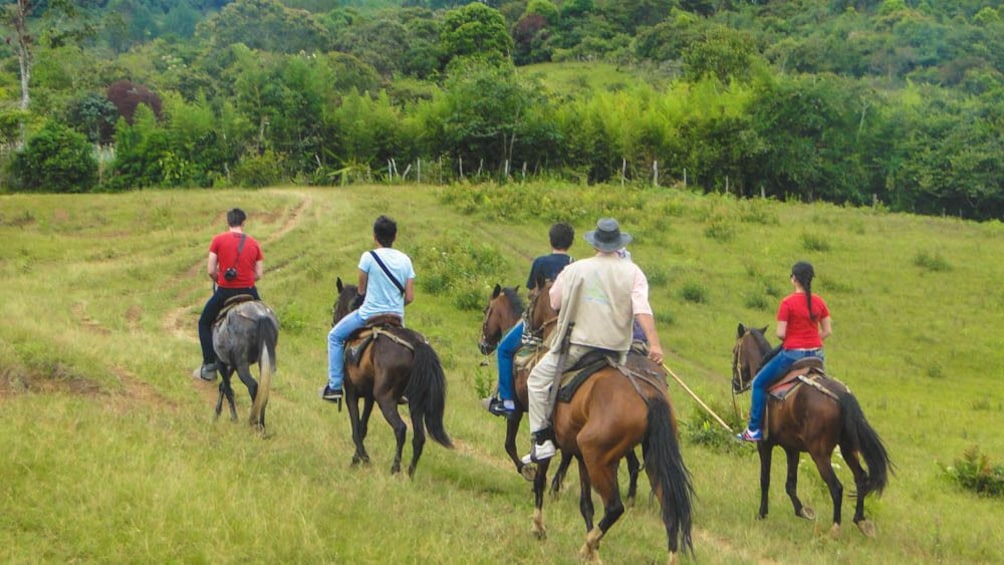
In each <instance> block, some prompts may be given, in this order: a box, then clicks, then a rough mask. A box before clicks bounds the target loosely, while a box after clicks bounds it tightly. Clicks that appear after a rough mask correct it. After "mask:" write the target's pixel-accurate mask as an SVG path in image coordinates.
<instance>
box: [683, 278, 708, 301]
mask: <svg viewBox="0 0 1004 565" xmlns="http://www.w3.org/2000/svg"><path fill="white" fill-rule="evenodd" d="M680 296H681V297H682V298H683V299H684V300H686V301H687V302H696V303H704V302H707V301H708V291H707V290H706V289H705V288H704V287H703V286H701V285H699V284H697V283H687V284H685V285H683V287H682V288H681V289H680Z"/></svg>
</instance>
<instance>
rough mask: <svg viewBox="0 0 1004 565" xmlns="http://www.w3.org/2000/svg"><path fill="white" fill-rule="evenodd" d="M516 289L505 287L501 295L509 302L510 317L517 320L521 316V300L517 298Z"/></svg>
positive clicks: (522, 306)
mask: <svg viewBox="0 0 1004 565" xmlns="http://www.w3.org/2000/svg"><path fill="white" fill-rule="evenodd" d="M517 289H518V287H515V286H513V287H508V286H507V287H505V288H503V289H502V294H504V295H505V297H506V299H507V300H509V308H510V310H512V315H513V317H514V318H516V319H517V320H518V319H520V317H522V316H523V309H524V305H523V299H522V298H520V296H519V291H518V290H517Z"/></svg>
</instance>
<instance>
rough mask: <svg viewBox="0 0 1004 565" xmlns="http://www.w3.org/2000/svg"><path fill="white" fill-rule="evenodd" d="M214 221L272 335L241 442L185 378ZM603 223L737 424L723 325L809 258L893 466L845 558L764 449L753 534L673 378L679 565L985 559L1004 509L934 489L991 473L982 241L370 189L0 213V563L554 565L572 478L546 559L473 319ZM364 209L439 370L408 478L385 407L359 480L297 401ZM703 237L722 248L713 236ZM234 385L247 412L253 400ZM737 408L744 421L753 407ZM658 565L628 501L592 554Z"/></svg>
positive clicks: (313, 396) (762, 319) (819, 216)
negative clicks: (241, 234)
mask: <svg viewBox="0 0 1004 565" xmlns="http://www.w3.org/2000/svg"><path fill="white" fill-rule="evenodd" d="M464 191H466V192H467V193H469V194H474V193H477V194H479V195H480V196H478V198H477V199H475V198H468V197H467V196H465V195H464V194H462V193H463V192H464ZM541 194H543V195H544V196H541ZM534 195H536V197H534ZM447 201H448V202H449V203H446V202H447ZM475 202H481V204H480V205H475ZM523 202H526V203H527V204H525V205H524V204H521V203H523ZM235 205H237V206H241V207H242V208H244V209H245V210H246V211H248V213H249V221H248V226H247V227H248V231H249V232H250V233H251V234H253V235H255V236H256V237H257V238H258V239H259V240H260V241H262V243H263V247H264V252H265V265H266V274H265V278H264V279H263V280H262V281H261V283H260V290H261V294H262V297H263V298H264V299H265V300H266V301H267V302H269V303H270V304H271V305H272V306H273V307H274V308H275V309H276V311H277V312H278V313H279V317H280V320H281V322H282V324H283V329H282V332H281V334H280V337H279V349H278V366H279V373H278V375H277V378H276V381H275V385H274V389H273V393H272V396H271V399H272V400H271V403H270V405H269V412H268V421H269V427H270V429H269V434H268V436H267V437H266V438H264V439H262V438H260V437H258V436H256V435H254V434H253V433H251V432H250V430H249V429H248V428H247V426H246V425H245V424H244V423H243V421H242V422H241V423H238V424H232V423H230V422H229V421H227V420H226V419H224V420H221V421H219V422H214V421H213V419H212V407H213V404H214V403H215V399H216V390H215V385H214V384H208V383H203V382H201V381H197V380H193V379H192V378H191V377H190V375H189V373H190V371H191V370H192V369H193V368H194V367H195V366H196V365H197V364H198V360H199V353H198V344H197V340H196V330H195V326H196V320H197V317H198V314H199V312H200V310H201V307H202V304H203V302H204V301H205V299H206V298H207V297H208V293H209V291H210V289H209V285H208V282H207V281H206V278H205V275H204V274H203V271H204V268H205V254H206V249H207V247H208V242H209V239H210V237H211V236H212V235H213V234H214V233H216V232H217V231H220V230H222V229H223V228H224V212H225V210H226V209H228V208H230V207H232V206H235ZM601 212H602V214H609V215H613V216H615V217H617V218H618V219H619V220H620V221H621V224H622V227H623V229H624V230H625V231H628V232H630V233H632V235H634V236H635V243H634V244H632V246H631V251H632V258H633V260H634V261H636V262H637V263H638V264H639V265H641V266H642V268H643V269H645V270H646V271H650V272H651V273H652V274H653V284H652V287H651V300H652V303H653V306H654V307H655V310H656V320H657V323H658V327H659V333H660V336H661V338H662V341H663V347H664V349H665V350H666V352H667V360H666V362H667V364H668V365H669V366H670V368H672V369H673V371H674V372H675V373H676V374H677V375H679V376H680V377H681V378H682V379H684V380H685V382H686V383H687V384H688V386H689V387H690V388H691V389H692V390H694V392H696V393H697V394H698V395H699V396H700V397H701V398H702V399H703V400H704V401H705V402H706V403H708V404H709V405H711V406H713V407H714V408H715V410H716V412H718V413H719V414H720V415H722V416H723V417H725V418H726V419H727V420H729V421H730V422H733V423H735V422H738V421H740V419H739V418H738V417H736V416H735V415H733V414H730V412H731V411H732V408H731V407H732V397H731V393H730V389H729V374H728V373H729V370H730V364H731V349H732V345H733V341H732V340H733V339H734V336H735V330H736V325H737V323H739V322H742V323H744V324H747V325H752V326H757V327H759V326H764V325H768V324H771V325H772V324H773V322H772V319H773V311H774V309H775V308H776V303H777V300H778V298H779V297H780V296H783V295H784V294H786V293H787V292H788V289H789V288H790V287H789V286H788V279H787V273H788V272H789V269H790V266H791V264H792V263H793V262H795V261H797V260H800V259H806V260H809V261H812V262H813V263H814V265H815V267H816V272H817V273H818V275H819V276H818V279H817V281H818V282H817V286H818V288H817V289H816V290H817V291H818V292H819V293H821V294H822V295H823V296H824V297H825V298H826V299H827V301H828V303H829V305H830V308H831V310H832V312H833V320H834V335H833V337H832V338H831V340H829V341H828V342H827V364H828V367H829V368H830V370H831V371H832V372H833V373H834V374H835V376H837V377H838V378H840V379H841V380H843V381H844V382H846V383H847V384H848V385H849V386H850V387H851V389H852V390H853V391H854V392H855V394H856V395H857V396H858V398H859V400H860V402H861V405H862V407H863V409H864V411H865V414H866V415H867V417H868V419H869V421H870V422H871V424H872V425H873V427H875V429H876V430H877V431H878V433H879V434H880V435H881V437H882V438H883V440H885V442H886V444H887V446H888V449H889V452H890V454H891V456H892V458H893V461H894V463H895V465H896V475H895V476H893V477H892V479H891V482H890V485H889V487H888V489H887V490H886V492H885V494H884V496H883V497H882V498H880V499H875V498H871V497H870V498H869V499H868V500H867V505H866V507H867V512H868V514H869V516H870V517H871V518H872V519H873V520H874V521H875V523H876V525H877V527H878V537H877V539H874V540H872V539H866V538H863V537H862V536H861V535H860V534H859V533H858V532H857V531H856V529H855V528H854V527H853V525H852V524H851V523H850V521H849V519H850V516H851V514H852V504H853V500H852V499H849V498H848V499H846V500H845V503H844V514H845V527H844V532H843V535H842V536H841V537H840V538H839V539H837V540H831V539H829V538H828V537H824V536H821V535H818V534H816V533H815V532H814V529H815V528H814V525H813V524H810V523H807V522H804V521H801V520H798V519H796V518H794V517H793V516H792V514H791V508H790V505H789V502H788V500H787V497H786V496H785V495H784V492H783V485H784V469H783V463H782V461H783V457H782V456H781V454H780V453H777V454H776V456H775V465H774V470H773V475H772V477H773V482H772V490H771V495H770V516H769V518H768V519H767V520H766V521H762V522H761V521H756V520H754V515H755V512H756V509H757V504H758V463H757V459H756V456H755V453H754V451H753V450H752V449H751V448H749V447H748V446H740V447H739V448H736V447H735V446H734V445H730V444H728V443H726V442H725V441H724V440H725V439H727V438H726V437H723V436H722V433H721V432H718V431H717V430H715V429H714V425H712V424H708V423H707V419H706V418H705V417H704V416H703V414H702V413H701V411H700V409H699V407H698V406H697V404H696V403H695V402H694V401H693V400H692V399H691V398H690V397H689V396H688V395H687V394H686V393H685V392H684V391H683V390H682V389H681V388H680V387H679V386H677V385H676V384H675V383H674V382H673V381H671V383H670V391H671V393H672V397H673V402H674V406H675V408H676V409H677V411H678V412H679V419H680V422H681V435H682V437H683V454H684V458H685V459H686V462H687V465H688V466H689V468H690V469H691V471H692V473H693V477H694V485H695V488H696V490H697V499H696V501H695V514H694V526H695V545H696V549H697V562H700V563H754V562H764V561H774V562H778V563H806V562H814V563H815V562H818V563H850V562H854V563H876V562H890V563H901V562H952V563H955V562H998V561H1000V560H1001V559H1002V557H1004V553H1002V550H1001V549H1000V547H999V543H998V542H999V540H1000V539H1001V538H1002V537H1004V532H1002V525H1001V521H1000V500H999V499H992V498H985V497H980V496H977V495H976V494H974V493H971V492H968V491H966V490H964V489H963V488H962V487H960V486H958V485H957V484H955V483H953V482H952V481H950V480H947V479H946V478H945V472H944V468H945V467H947V466H951V465H954V464H955V462H956V461H958V460H959V459H960V458H961V457H962V456H963V454H964V453H966V451H967V450H969V449H972V447H973V446H978V448H979V450H980V452H981V453H983V454H986V455H987V457H989V460H990V461H991V462H993V463H994V464H997V463H999V462H1000V461H1001V459H1002V457H1001V454H1002V453H1004V439H1002V436H1001V434H1000V433H999V429H1000V423H1001V421H1002V418H1004V408H1002V406H1004V392H1002V388H1001V386H1000V376H1001V368H1002V367H1004V351H1002V350H1001V349H1000V347H999V343H998V342H999V338H998V336H997V334H998V333H999V332H996V331H994V328H995V327H996V326H997V325H998V322H999V315H1000V312H1001V310H1002V307H1004V292H1002V291H1001V290H1000V284H999V281H1000V280H1002V278H1004V265H1002V264H1001V262H1000V261H997V260H993V258H996V257H1001V256H1004V238H1002V227H1001V224H1000V223H996V222H990V223H986V224H974V223H967V222H961V221H958V220H953V219H945V218H925V217H916V216H908V215H891V214H884V213H876V212H873V211H870V210H857V209H847V208H842V207H838V206H831V205H812V206H808V205H802V204H783V203H777V202H773V201H753V202H749V201H747V202H737V201H734V200H731V199H729V198H725V197H700V196H696V195H693V194H690V193H687V192H680V191H675V190H668V189H664V190H658V191H654V190H651V189H638V188H632V187H626V188H621V187H595V188H585V187H574V186H548V187H544V186H526V187H506V188H505V189H504V190H502V189H500V188H499V187H492V186H476V187H465V188H462V189H459V188H455V189H438V188H429V187H384V186H367V187H352V188H299V187H287V188H275V189H267V190H258V191H186V192H181V193H179V192H167V191H163V192H162V191H142V192H133V193H127V194H119V195H75V196H56V195H43V196H39V195H32V196H28V195H5V196H0V238H2V241H3V242H4V245H2V246H0V316H2V319H3V320H4V322H3V323H2V324H0V411H2V417H3V425H2V426H0V451H2V452H3V453H4V457H3V458H0V478H2V481H0V561H4V562H17V563H37V562H68V561H86V562H164V561H179V562H213V563H236V562H339V563H427V562H432V563H442V562H450V563H454V562H456V563H491V562H499V561H510V562H522V563H529V562H541V561H546V562H556V563H575V562H576V553H577V550H578V548H579V546H580V545H581V543H582V538H583V533H584V529H583V524H582V520H581V517H580V516H579V512H578V501H577V494H576V490H577V489H576V488H575V485H576V483H577V481H576V472H575V471H574V470H573V471H571V477H570V478H569V482H567V483H566V484H567V485H569V489H568V491H567V492H566V493H565V494H564V496H563V497H562V498H561V499H559V500H557V501H552V500H550V499H548V500H547V502H546V503H545V520H546V523H547V525H548V527H549V537H548V539H547V540H546V541H543V542H540V541H537V540H536V539H534V538H533V536H532V534H531V520H530V518H531V515H532V506H533V503H532V497H531V494H530V486H529V485H528V484H527V483H526V482H525V481H524V480H523V479H522V478H520V477H519V476H518V475H516V474H515V473H514V472H513V469H512V468H511V465H510V463H509V462H508V461H507V459H506V458H505V454H504V452H503V448H502V441H503V437H504V433H505V430H504V423H503V422H502V420H501V419H499V418H494V417H491V416H489V415H488V414H487V413H486V412H485V411H484V410H483V409H482V408H481V407H480V404H479V398H480V396H481V395H482V394H484V393H485V392H486V389H487V388H488V387H490V385H491V380H492V374H493V368H492V367H482V366H480V365H479V364H480V363H481V362H482V361H483V360H484V358H483V357H482V356H481V355H480V354H479V353H478V351H477V347H476V343H477V339H478V331H479V326H480V322H481V311H480V307H478V308H472V306H473V305H474V303H475V298H476V297H477V296H478V293H479V292H480V297H481V300H482V302H481V304H482V305H483V304H484V303H486V302H487V300H488V297H489V296H490V292H491V288H492V287H493V286H494V284H495V283H502V284H504V285H508V286H512V285H521V284H523V282H524V280H525V277H526V270H527V269H528V267H529V262H530V259H532V258H533V257H534V256H535V255H538V254H540V253H543V252H546V250H547V241H546V233H547V227H548V226H549V225H550V223H551V222H553V221H554V220H555V219H556V217H561V218H562V219H569V220H571V221H572V222H573V225H574V226H575V228H576V231H577V233H578V234H579V235H577V238H576V243H575V245H574V246H573V247H572V249H571V253H572V254H573V256H575V257H578V258H582V257H586V256H588V255H589V252H588V249H587V247H586V244H585V243H584V242H583V240H582V239H581V234H582V233H583V232H584V231H586V230H588V229H592V227H593V226H594V224H595V221H596V217H598V216H599V215H600V214H601ZM381 213H388V214H390V215H391V216H394V217H395V218H396V219H398V221H399V224H400V232H399V240H398V247H399V248H401V249H402V250H404V251H405V252H407V253H409V254H411V255H412V256H413V257H414V258H415V262H416V265H415V266H416V271H417V273H418V277H419V278H418V282H419V284H418V289H419V292H418V297H417V299H416V301H415V303H414V304H413V305H412V306H410V307H409V309H408V312H407V322H408V325H409V326H410V327H413V328H415V329H417V330H418V331H421V332H423V333H424V334H425V335H426V336H428V338H429V339H430V341H431V342H432V344H433V345H434V346H435V348H436V350H437V352H438V353H439V355H440V357H441V359H442V360H443V363H444V367H445V369H446V373H447V378H448V379H449V383H450V392H449V398H448V401H447V414H446V427H447V430H448V431H449V432H450V433H451V435H452V436H453V438H454V440H455V441H456V443H457V446H458V447H457V449H455V450H452V451H449V450H445V449H443V448H441V447H440V446H438V445H436V444H432V443H430V444H428V445H427V447H426V450H425V454H424V455H423V458H422V461H421V464H420V465H419V468H418V471H417V474H416V476H415V479H414V480H413V481H408V480H407V479H405V478H402V477H391V476H390V475H389V474H388V469H389V467H390V463H391V456H392V435H391V431H390V428H389V427H388V426H387V425H386V424H385V423H384V422H383V420H382V418H381V417H380V415H379V414H374V416H373V420H372V421H371V424H370V436H369V438H368V440H367V447H368V448H369V451H370V454H371V456H372V458H373V465H372V466H370V467H367V468H350V466H349V462H350V460H351V455H352V442H351V438H350V433H349V423H348V417H347V415H346V413H344V412H343V413H339V412H337V411H336V410H335V409H334V408H333V407H332V406H331V405H328V404H325V403H323V402H321V400H320V399H319V398H318V396H317V391H318V389H319V388H320V387H321V386H322V385H323V382H324V375H325V367H326V352H325V335H326V332H327V330H328V329H329V328H330V324H331V305H332V302H333V300H334V294H335V278H336V277H338V276H341V277H342V279H343V280H345V281H347V282H355V273H356V263H357V261H358V259H359V255H360V253H362V252H363V251H365V250H366V249H368V248H369V247H370V246H371V245H372V237H371V234H370V229H371V225H372V221H373V219H374V218H375V217H376V216H377V215H379V214H381ZM500 216H504V217H506V218H516V219H506V220H500V219H499V217H500ZM729 218H735V220H733V221H731V222H730V221H729V220H728V219H729ZM709 222H714V225H716V226H718V227H716V228H715V229H714V230H713V231H712V233H710V234H709V233H708V229H709V225H711V224H709ZM791 226H804V227H802V228H797V229H794V230H793V229H791ZM725 233H728V234H729V235H728V237H722V234H725ZM423 279H428V280H423ZM772 334H773V328H772V327H771V329H770V331H769V333H768V335H772ZM237 390H238V410H239V413H240V415H241V417H242V419H243V418H246V417H247V410H248V408H249V406H248V405H249V403H248V399H247V398H246V393H245V392H244V389H243V388H242V387H240V385H239V384H238V388H237ZM736 400H737V402H738V404H739V406H740V407H743V408H744V407H745V406H746V405H747V404H748V402H749V397H748V396H741V397H738V398H737V399H736ZM409 439H410V436H409ZM526 442H527V431H526V430H525V424H524V430H523V432H522V434H521V437H520V445H521V446H525V445H526ZM410 449H411V448H410V443H409V444H408V445H407V446H406V448H405V455H406V457H409V456H410ZM838 461H839V460H838ZM840 463H841V466H840V469H839V470H838V475H839V476H840V478H841V479H842V481H843V482H844V486H845V493H849V492H851V491H852V490H853V484H852V483H851V481H850V477H849V473H848V472H847V470H846V468H845V466H844V465H843V464H842V462H840ZM622 475H624V473H622ZM800 479H801V480H800V483H799V490H800V494H801V495H802V497H803V500H805V501H806V502H807V503H808V504H810V505H811V506H813V507H814V508H815V509H816V512H817V515H818V516H819V517H820V519H819V522H818V525H817V526H816V527H817V528H818V529H820V530H826V529H827V528H828V524H827V523H826V522H827V521H828V516H829V514H830V503H829V497H828V495H827V494H826V491H825V488H824V486H823V485H822V483H821V481H820V480H819V478H818V475H817V473H816V472H815V471H814V469H812V466H811V463H810V462H808V461H807V459H806V458H805V457H803V462H802V470H801V473H800ZM643 484H644V481H643ZM643 492H644V489H643ZM597 510H598V511H599V508H598V509H597ZM597 518H598V517H597ZM664 547H665V534H664V531H663V528H662V526H661V523H660V521H659V518H658V510H657V509H656V508H654V507H653V505H652V503H651V502H650V501H649V499H648V498H647V497H645V496H642V497H641V499H640V501H639V504H638V506H637V507H635V508H634V509H632V510H629V511H628V512H627V513H626V514H625V515H624V516H623V517H622V518H621V520H620V521H619V522H618V523H617V524H616V525H615V526H614V528H613V529H612V530H611V531H610V533H609V534H608V536H607V537H606V538H605V539H604V542H603V545H602V548H601V555H602V556H603V557H604V559H605V560H607V561H608V562H610V563H648V562H661V561H663V560H664V559H665V551H664ZM684 562H692V560H691V559H689V558H685V559H684Z"/></svg>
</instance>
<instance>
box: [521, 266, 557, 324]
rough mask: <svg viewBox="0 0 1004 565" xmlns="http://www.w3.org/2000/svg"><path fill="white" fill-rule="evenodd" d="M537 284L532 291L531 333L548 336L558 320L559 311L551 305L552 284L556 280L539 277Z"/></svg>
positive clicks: (529, 321)
mask: <svg viewBox="0 0 1004 565" xmlns="http://www.w3.org/2000/svg"><path fill="white" fill-rule="evenodd" d="M535 283H536V286H535V287H534V288H533V290H531V291H530V308H529V320H528V324H529V330H530V333H532V334H533V335H535V336H537V337H539V338H542V339H543V338H546V337H547V335H549V334H550V331H553V330H554V326H555V324H556V322H557V321H558V311H557V310H555V309H554V308H552V307H551V285H552V284H553V283H554V281H551V280H549V279H544V278H540V277H538V279H537V280H536V281H535Z"/></svg>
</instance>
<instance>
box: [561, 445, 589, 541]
mask: <svg viewBox="0 0 1004 565" xmlns="http://www.w3.org/2000/svg"><path fill="white" fill-rule="evenodd" d="M561 462H562V464H565V459H564V458H562V460H561ZM565 466H566V467H567V466H568V465H567V464H565ZM579 512H581V513H582V519H583V520H585V521H586V533H587V534H588V533H589V531H590V530H592V529H593V515H594V514H595V509H594V508H593V491H592V485H591V484H590V483H589V470H588V469H586V464H585V463H583V462H582V459H579Z"/></svg>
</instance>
